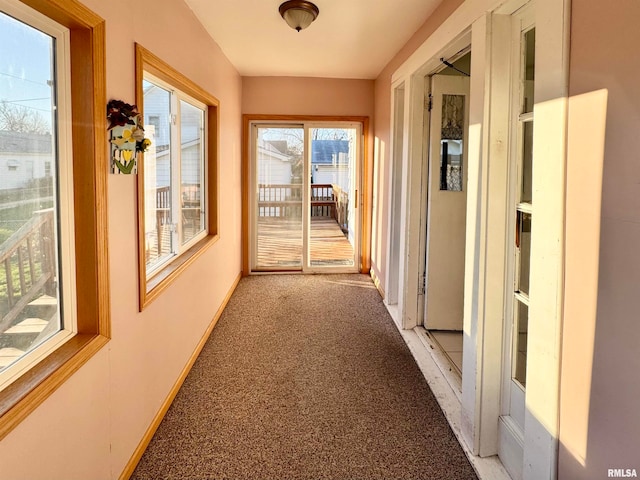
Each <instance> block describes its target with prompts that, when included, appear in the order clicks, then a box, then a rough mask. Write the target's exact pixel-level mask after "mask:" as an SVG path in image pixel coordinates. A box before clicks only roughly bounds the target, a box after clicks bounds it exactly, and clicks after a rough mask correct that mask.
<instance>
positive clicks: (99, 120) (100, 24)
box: [0, 0, 111, 439]
mask: <svg viewBox="0 0 640 480" xmlns="http://www.w3.org/2000/svg"><path fill="white" fill-rule="evenodd" d="M19 1H21V2H22V3H23V4H25V5H27V6H29V7H31V8H33V9H34V10H36V11H38V12H40V13H41V14H43V15H45V16H47V17H49V18H50V19H52V20H53V21H55V22H57V23H59V24H60V25H62V26H64V27H67V28H68V29H69V31H70V47H71V48H70V50H71V55H70V56H71V131H72V143H71V149H72V152H73V171H74V174H73V190H74V223H75V243H76V245H82V248H77V249H76V255H75V260H76V283H75V289H76V298H78V299H79V300H78V302H77V334H76V335H74V336H73V337H72V338H71V339H70V340H68V341H67V342H66V343H64V344H63V345H61V346H60V347H59V348H57V349H56V350H54V351H53V352H52V353H51V354H49V355H48V356H47V357H45V358H43V359H42V360H41V361H39V362H38V363H37V364H35V365H34V366H33V367H32V368H30V369H29V370H28V371H27V372H25V373H24V374H23V375H22V376H20V377H19V378H17V379H16V380H15V381H14V382H13V383H11V384H10V385H9V386H7V387H6V388H5V389H3V390H2V392H0V439H2V438H4V437H5V436H6V435H7V434H8V433H9V432H10V431H11V430H13V429H14V428H15V427H16V426H17V425H18V424H19V423H20V422H21V421H22V420H24V419H25V418H26V417H27V416H28V415H29V414H30V413H31V412H32V411H33V410H35V409H36V407H38V406H39V405H40V404H42V402H44V400H46V399H47V398H48V397H49V395H51V394H52V393H53V392H54V391H55V390H56V389H57V388H58V387H60V386H61V385H62V384H63V383H64V382H65V381H66V380H67V379H68V378H69V377H70V376H71V375H73V373H75V372H76V371H77V370H78V369H79V368H80V367H81V366H82V365H84V364H85V363H86V362H87V361H88V360H89V359H90V358H91V357H92V356H93V355H94V354H96V353H97V352H98V351H99V350H100V349H101V348H102V347H103V346H104V345H105V344H106V343H107V342H108V341H109V338H110V335H111V322H110V305H109V301H110V300H109V258H108V247H107V240H108V232H107V229H108V210H107V200H106V199H107V172H108V168H109V164H108V157H107V149H106V142H107V133H106V132H107V125H106V110H105V108H106V70H105V65H106V63H105V22H104V20H103V19H102V18H101V17H99V16H98V15H96V14H95V13H93V12H92V11H91V10H89V9H88V8H86V7H85V6H84V5H82V4H81V3H79V2H78V1H77V0H57V1H56V2H51V1H47V0H19Z"/></svg>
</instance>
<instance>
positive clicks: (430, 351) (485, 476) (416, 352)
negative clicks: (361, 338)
mask: <svg viewBox="0 0 640 480" xmlns="http://www.w3.org/2000/svg"><path fill="white" fill-rule="evenodd" d="M398 330H399V331H400V334H401V335H402V338H403V339H404V341H405V343H406V344H407V346H408V347H409V350H410V351H411V354H412V355H413V358H414V359H415V361H416V364H417V365H418V368H420V371H421V372H422V374H423V375H424V378H425V380H426V381H427V384H428V385H429V388H431V391H432V392H433V394H434V396H435V397H436V400H437V401H438V405H440V408H441V409H442V412H443V413H444V416H445V418H446V419H447V422H449V426H450V427H451V430H452V431H453V433H454V435H455V436H456V439H457V440H458V443H459V444H460V446H461V447H462V450H463V451H464V453H465V455H466V456H467V458H468V459H469V462H470V463H471V465H472V466H473V468H474V470H475V471H476V474H477V475H478V479H479V480H511V477H510V476H509V474H508V473H507V471H506V470H505V468H504V466H503V465H502V462H500V459H499V458H498V456H497V455H494V456H491V457H484V458H482V457H479V456H477V455H474V454H473V452H472V451H471V448H469V446H468V445H467V443H466V441H465V439H464V438H463V436H462V431H461V425H460V420H461V416H462V386H461V381H460V379H459V377H457V375H456V374H454V373H453V372H451V371H450V366H449V362H448V360H447V359H446V358H445V357H444V355H443V354H442V353H441V352H440V357H441V359H438V355H437V352H439V349H438V348H437V347H435V346H433V347H432V346H431V345H432V342H431V343H430V340H429V337H428V335H427V332H426V330H425V329H424V328H422V327H416V328H414V329H413V330H403V329H402V328H398ZM434 347H435V348H434ZM443 362H444V363H443ZM441 365H446V367H444V368H443V367H441ZM452 377H457V378H458V380H457V386H455V385H456V383H455V382H454V383H453V384H452V383H451V381H450V380H449V379H450V378H452ZM452 380H453V378H452Z"/></svg>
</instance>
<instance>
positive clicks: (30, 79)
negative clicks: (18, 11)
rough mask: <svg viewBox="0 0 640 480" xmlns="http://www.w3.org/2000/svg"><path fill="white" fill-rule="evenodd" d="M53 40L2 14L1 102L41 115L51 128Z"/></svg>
mask: <svg viewBox="0 0 640 480" xmlns="http://www.w3.org/2000/svg"><path fill="white" fill-rule="evenodd" d="M52 50H53V39H52V38H51V37H50V36H49V35H46V34H44V33H42V32H40V31H39V30H36V29H35V28H33V27H30V26H28V25H25V24H24V23H22V22H19V21H18V20H16V19H14V18H12V17H10V16H8V15H6V14H4V13H1V12H0V100H5V101H7V102H9V103H11V104H15V105H22V106H25V107H27V108H29V109H30V110H33V111H36V112H38V113H40V114H41V115H42V116H43V117H44V118H45V120H46V121H47V124H48V125H51V103H52V101H51V92H52V89H51V87H50V86H49V85H48V84H47V82H48V81H50V80H51V79H52V67H51V58H52V53H51V52H52Z"/></svg>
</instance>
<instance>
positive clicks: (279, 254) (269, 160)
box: [254, 126, 304, 270]
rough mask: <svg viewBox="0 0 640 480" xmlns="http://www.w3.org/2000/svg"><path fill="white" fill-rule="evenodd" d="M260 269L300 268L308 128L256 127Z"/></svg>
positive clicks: (258, 260) (257, 252)
mask: <svg viewBox="0 0 640 480" xmlns="http://www.w3.org/2000/svg"><path fill="white" fill-rule="evenodd" d="M256 130H257V139H256V144H255V145H256V147H255V148H256V151H255V155H256V165H257V168H256V172H255V175H256V178H255V188H256V196H255V199H256V200H255V203H256V204H255V208H254V210H255V214H254V217H255V222H256V232H257V235H256V236H255V238H254V241H255V242H257V245H256V249H255V252H256V258H255V260H254V261H255V265H256V269H257V270H300V269H301V268H302V247H303V227H302V214H303V208H302V205H303V188H302V185H303V184H302V179H303V170H304V168H303V167H304V164H303V155H304V129H303V128H302V127H288V126H283V127H280V126H276V127H271V126H260V127H256Z"/></svg>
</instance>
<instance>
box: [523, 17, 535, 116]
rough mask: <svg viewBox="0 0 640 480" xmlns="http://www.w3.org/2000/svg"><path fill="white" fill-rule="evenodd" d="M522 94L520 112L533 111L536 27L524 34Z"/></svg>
mask: <svg viewBox="0 0 640 480" xmlns="http://www.w3.org/2000/svg"><path fill="white" fill-rule="evenodd" d="M523 43H524V46H523V48H524V89H523V90H524V95H523V99H522V112H523V113H527V112H533V103H534V98H533V93H534V92H533V90H534V81H535V75H534V72H535V68H536V65H535V63H536V55H535V53H536V29H535V28H532V29H531V30H529V31H528V32H527V33H525V34H524V42H523Z"/></svg>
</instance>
